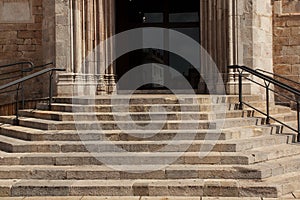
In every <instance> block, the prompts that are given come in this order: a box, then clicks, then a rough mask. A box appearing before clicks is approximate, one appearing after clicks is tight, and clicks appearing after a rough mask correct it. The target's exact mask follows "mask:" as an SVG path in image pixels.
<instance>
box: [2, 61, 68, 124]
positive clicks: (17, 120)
mask: <svg viewBox="0 0 300 200" xmlns="http://www.w3.org/2000/svg"><path fill="white" fill-rule="evenodd" d="M51 64H52V63H51ZM46 65H49V63H48V64H46ZM55 71H66V70H65V69H59V68H47V69H43V70H41V71H39V72H36V73H33V74H30V75H28V76H25V77H23V78H20V79H18V80H15V81H12V82H10V83H7V84H5V85H2V86H0V90H4V89H7V88H10V87H12V86H17V89H16V90H12V91H16V92H17V96H16V102H15V104H16V107H15V115H16V118H15V119H14V124H15V125H19V90H20V85H21V84H23V83H24V82H25V81H28V80H30V79H33V78H36V77H38V76H41V75H43V74H46V73H48V72H50V76H49V104H48V106H49V110H51V105H52V102H53V87H52V80H53V72H55Z"/></svg>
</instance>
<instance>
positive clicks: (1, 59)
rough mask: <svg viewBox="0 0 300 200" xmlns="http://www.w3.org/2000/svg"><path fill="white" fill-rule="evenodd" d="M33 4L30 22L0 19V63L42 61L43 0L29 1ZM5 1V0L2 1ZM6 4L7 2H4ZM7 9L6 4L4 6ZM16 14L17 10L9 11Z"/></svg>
mask: <svg viewBox="0 0 300 200" xmlns="http://www.w3.org/2000/svg"><path fill="white" fill-rule="evenodd" d="M25 2H26V1H25ZM27 2H28V3H29V5H30V6H31V10H29V11H31V14H32V20H31V21H28V22H25V23H24V22H19V21H18V20H19V19H15V20H16V21H15V22H14V21H8V22H6V21H1V19H0V52H1V53H0V63H1V64H2V63H12V62H17V61H24V60H29V61H34V62H37V63H38V62H41V58H42V51H41V49H42V22H43V7H42V0H30V1H27ZM0 3H3V0H1V1H0ZM4 5H5V4H4ZM3 9H5V6H4V8H3ZM7 14H11V15H15V10H13V9H12V10H11V12H9V11H7Z"/></svg>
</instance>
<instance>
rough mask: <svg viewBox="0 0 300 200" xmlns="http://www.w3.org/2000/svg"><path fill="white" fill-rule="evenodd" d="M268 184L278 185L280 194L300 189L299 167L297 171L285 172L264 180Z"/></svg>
mask: <svg viewBox="0 0 300 200" xmlns="http://www.w3.org/2000/svg"><path fill="white" fill-rule="evenodd" d="M264 183H265V184H266V185H277V186H278V196H279V197H280V196H283V195H285V194H288V193H291V192H293V191H296V190H300V174H299V169H298V171H296V172H290V173H284V174H281V175H279V176H274V177H270V178H267V179H266V180H264Z"/></svg>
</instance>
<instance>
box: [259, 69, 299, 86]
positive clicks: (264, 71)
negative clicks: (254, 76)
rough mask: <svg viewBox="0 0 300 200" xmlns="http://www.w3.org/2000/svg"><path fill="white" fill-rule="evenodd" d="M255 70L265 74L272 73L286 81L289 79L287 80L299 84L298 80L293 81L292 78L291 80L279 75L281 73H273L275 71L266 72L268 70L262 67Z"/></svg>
mask: <svg viewBox="0 0 300 200" xmlns="http://www.w3.org/2000/svg"><path fill="white" fill-rule="evenodd" d="M256 71H259V72H263V73H266V74H269V75H272V76H275V77H278V78H282V79H284V80H286V81H289V82H291V83H294V84H297V85H300V83H299V82H296V81H293V80H291V79H289V78H286V77H284V76H281V75H279V74H275V73H272V72H268V71H266V70H262V69H256Z"/></svg>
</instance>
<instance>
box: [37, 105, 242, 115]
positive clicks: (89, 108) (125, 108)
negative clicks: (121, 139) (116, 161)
mask: <svg viewBox="0 0 300 200" xmlns="http://www.w3.org/2000/svg"><path fill="white" fill-rule="evenodd" d="M48 108H49V107H48V104H47V103H39V104H38V105H37V109H38V110H48ZM51 108H52V110H53V111H60V112H73V113H76V112H149V111H152V112H154V111H156V112H162V111H163V112H179V111H180V112H216V113H220V112H226V111H227V110H237V108H238V105H237V104H223V103H222V104H134V105H102V104H99V105H97V104H88V105H84V104H82V105H80V104H61V103H53V104H52V107H51Z"/></svg>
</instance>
